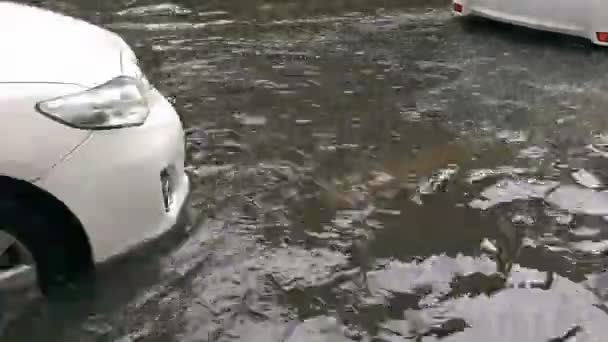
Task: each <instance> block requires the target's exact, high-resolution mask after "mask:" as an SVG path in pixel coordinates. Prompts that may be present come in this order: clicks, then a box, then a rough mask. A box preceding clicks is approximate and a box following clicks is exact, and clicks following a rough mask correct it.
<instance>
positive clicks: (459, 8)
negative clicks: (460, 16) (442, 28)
mask: <svg viewBox="0 0 608 342" xmlns="http://www.w3.org/2000/svg"><path fill="white" fill-rule="evenodd" d="M463 9H464V8H463V6H462V4H459V3H456V2H455V3H454V12H458V13H462V10H463Z"/></svg>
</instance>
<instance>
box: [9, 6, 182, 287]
mask: <svg viewBox="0 0 608 342" xmlns="http://www.w3.org/2000/svg"><path fill="white" fill-rule="evenodd" d="M0 47H1V49H2V53H1V54H0V117H2V124H1V125H0V189H1V191H0V285H2V284H7V283H11V284H13V283H18V281H17V279H24V277H26V275H29V279H38V285H40V288H41V289H42V290H43V292H45V291H47V292H48V291H49V289H53V288H55V287H54V286H56V285H59V286H62V284H64V283H65V282H68V281H70V280H72V279H74V278H75V277H77V276H78V275H79V274H83V273H89V272H91V271H92V270H93V269H94V268H95V265H97V264H98V263H100V262H104V261H108V260H109V259H113V257H115V256H119V255H124V253H125V252H126V251H129V250H131V249H132V248H133V247H136V246H139V245H140V244H142V243H143V242H147V241H151V239H153V238H155V237H159V236H160V235H161V234H162V233H164V232H167V231H169V230H170V229H171V228H172V227H174V226H175V225H176V224H178V223H180V222H181V217H183V215H184V212H186V213H187V212H188V210H186V207H187V205H186V203H187V198H188V195H189V191H190V182H189V179H188V177H187V175H186V173H185V172H184V154H185V152H184V150H185V143H184V139H185V138H184V130H183V126H182V122H181V121H180V119H179V117H178V115H177V113H176V112H175V110H174V108H173V107H172V106H171V104H170V103H169V102H168V101H167V100H166V99H165V97H163V95H161V93H159V91H158V90H156V89H155V88H154V87H153V86H152V85H151V84H150V83H149V82H148V81H147V79H146V77H145V76H144V74H143V73H142V71H141V70H140V68H139V66H138V60H137V58H136V56H135V54H134V52H133V50H132V49H131V48H129V46H128V45H127V44H126V43H125V41H124V40H123V39H121V38H120V37H119V36H118V35H116V34H115V33H112V32H110V31H108V30H105V29H102V28H100V27H98V26H95V25H92V24H89V23H86V22H84V21H81V20H78V19H75V18H71V17H68V16H64V15H61V14H57V13H53V12H51V11H47V10H43V9H39V8H34V7H29V6H25V5H19V4H15V3H12V2H4V1H0ZM91 273H92V272H91ZM32 275H35V278H33V277H32ZM12 280H14V281H15V282H11V281H12ZM0 288H1V286H0ZM0 295H1V292H0Z"/></svg>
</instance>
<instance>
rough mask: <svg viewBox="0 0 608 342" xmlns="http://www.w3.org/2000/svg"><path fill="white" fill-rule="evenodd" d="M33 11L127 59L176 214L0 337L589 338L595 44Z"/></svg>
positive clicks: (394, 27)
mask: <svg viewBox="0 0 608 342" xmlns="http://www.w3.org/2000/svg"><path fill="white" fill-rule="evenodd" d="M37 3H40V6H44V7H48V8H53V9H56V10H59V11H62V12H64V13H68V14H72V15H76V16H79V17H82V18H85V19H87V20H90V21H92V22H94V23H97V24H102V25H104V26H105V27H107V28H110V29H111V30H113V31H116V32H118V33H120V34H121V35H122V36H123V37H124V38H125V39H126V40H127V41H128V42H129V43H130V44H131V45H132V46H133V47H134V49H135V50H136V52H137V53H138V55H139V56H140V59H141V62H142V64H143V67H144V69H145V70H146V72H147V74H148V76H149V78H150V79H151V80H152V82H154V83H155V84H156V85H157V87H158V88H159V89H160V90H161V91H162V92H163V93H164V94H165V95H166V96H168V97H170V98H171V99H172V102H173V103H174V104H175V106H176V108H177V109H178V111H179V112H180V114H181V116H182V119H183V122H184V125H185V126H186V129H187V149H188V172H189V174H190V176H191V178H192V181H193V185H194V190H193V197H192V204H191V205H192V211H193V212H194V213H195V215H196V219H195V220H194V224H193V226H192V227H191V229H190V230H189V232H188V234H187V236H185V237H178V238H176V239H175V240H176V241H166V242H167V243H165V244H162V245H163V246H159V247H158V248H157V249H154V250H152V251H147V253H144V254H142V255H135V256H133V257H132V258H130V259H128V260H125V261H122V262H121V263H119V264H116V265H112V267H111V268H108V269H104V270H102V271H101V272H100V279H99V283H100V284H99V285H100V286H99V288H98V289H97V290H96V293H95V294H94V295H93V296H85V295H83V298H82V299H81V300H79V301H77V303H76V304H75V303H73V302H70V303H67V302H66V303H53V304H52V305H49V304H46V303H44V302H42V300H34V301H33V302H32V303H31V304H29V305H27V307H26V308H24V309H23V310H21V311H22V312H19V313H18V314H15V316H16V318H15V319H14V320H13V321H12V323H11V324H9V326H8V327H7V328H6V331H5V334H4V336H3V337H2V341H61V342H67V341H69V342H72V341H74V342H75V341H85V342H88V341H115V342H135V341H146V342H148V341H150V342H152V341H154V342H156V341H158V342H161V341H162V342H169V341H176V342H177V341H180V342H195V341H205V342H207V341H208V342H225V341H248V342H269V341H276V342H316V341H319V342H320V341H332V342H333V341H336V342H342V341H369V342H401V341H424V342H427V341H438V340H442V341H449V342H452V341H467V342H468V341H522V342H523V341H530V342H550V341H553V342H559V341H577V342H579V341H605V340H606V338H605V336H606V335H607V334H608V306H607V305H608V302H607V301H608V291H607V289H608V272H606V273H605V272H604V270H605V268H606V265H607V264H608V259H607V257H606V256H607V254H608V186H607V184H608V115H606V114H607V113H608V97H606V96H605V94H606V93H607V92H608V78H607V77H606V72H608V52H606V51H605V50H602V49H599V48H593V47H590V46H589V44H588V43H587V42H585V41H581V40H578V39H574V38H568V37H562V36H556V35H553V34H546V33H539V32H532V31H528V30H524V29H519V28H513V27H511V26H507V25H499V24H494V23H488V22H485V21H467V22H461V21H459V20H454V19H453V18H452V17H451V14H450V11H449V8H450V7H449V1H422V0H350V1H347V0H325V1H320V0H319V1H317V0H285V1H278V0H275V1H270V0H269V1H263V0H249V1H244V0H223V1H194V0H176V1H175V2H172V3H163V2H159V1H152V0H125V1H104V2H101V1H99V2H93V1H84V0H80V1H79V0H62V1H59V0H57V1H51V0H48V1H38V2H37ZM100 3H103V4H100ZM165 245H166V246H165Z"/></svg>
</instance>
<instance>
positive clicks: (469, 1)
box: [452, 0, 608, 46]
mask: <svg viewBox="0 0 608 342" xmlns="http://www.w3.org/2000/svg"><path fill="white" fill-rule="evenodd" d="M452 4H453V7H452V11H453V13H454V14H455V15H457V16H479V17H485V18H489V19H492V20H497V21H501V22H506V23H510V24H515V25H520V26H525V27H529V28H533V29H539V30H544V31H551V32H557V33H563V34H568V35H573V36H578V37H583V38H587V39H589V40H591V41H592V42H593V43H594V44H597V45H601V46H608V1H601V0H453V2H452Z"/></svg>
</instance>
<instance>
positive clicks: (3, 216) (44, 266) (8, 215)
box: [0, 200, 84, 296]
mask: <svg viewBox="0 0 608 342" xmlns="http://www.w3.org/2000/svg"><path fill="white" fill-rule="evenodd" d="M63 227H64V225H62V223H61V222H53V219H52V218H51V217H46V216H45V215H44V214H43V211H42V212H37V211H36V210H33V209H30V208H27V207H24V206H22V205H19V204H18V203H15V202H14V201H10V200H0V290H2V288H3V287H6V286H9V287H11V286H28V282H30V283H32V284H37V285H38V287H39V289H40V290H41V292H42V293H43V294H44V295H46V296H51V295H55V294H59V293H62V294H64V293H65V290H66V289H68V288H70V285H71V284H72V283H73V282H74V281H76V280H78V277H80V276H81V275H84V274H79V272H78V271H81V270H78V269H77V267H74V266H73V265H76V264H77V263H75V262H74V261H73V260H69V259H68V253H67V248H65V247H66V241H69V240H68V239H70V237H69V236H66V235H67V233H66V229H64V228H63ZM70 261H71V262H70Z"/></svg>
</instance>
